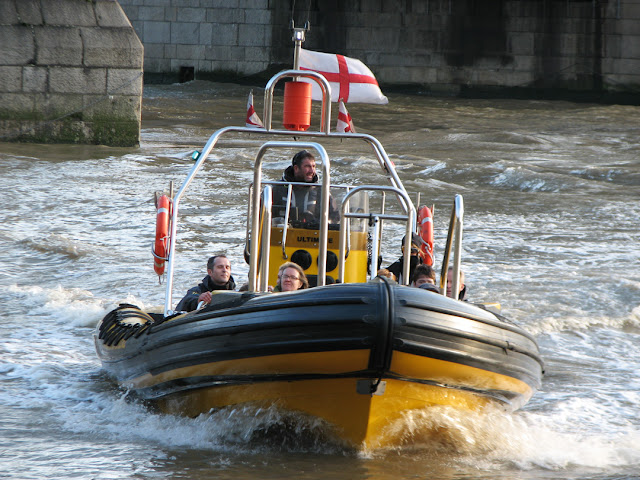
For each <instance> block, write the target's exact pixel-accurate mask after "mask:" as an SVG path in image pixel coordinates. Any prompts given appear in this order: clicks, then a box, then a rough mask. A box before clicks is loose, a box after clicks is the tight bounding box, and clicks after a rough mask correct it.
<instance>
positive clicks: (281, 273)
mask: <svg viewBox="0 0 640 480" xmlns="http://www.w3.org/2000/svg"><path fill="white" fill-rule="evenodd" d="M278 286H279V287H280V291H281V292H291V291H293V290H301V289H303V288H309V282H308V281H307V276H306V275H305V274H304V271H303V270H302V267H300V265H298V264H297V263H293V262H286V263H283V264H282V265H280V269H279V270H278Z"/></svg>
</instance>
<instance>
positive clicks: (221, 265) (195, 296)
mask: <svg viewBox="0 0 640 480" xmlns="http://www.w3.org/2000/svg"><path fill="white" fill-rule="evenodd" d="M235 288H236V284H235V282H234V281H233V277H232V276H231V263H230V262H229V259H228V258H227V257H226V256H225V255H214V256H213V257H211V258H209V261H208V262H207V276H206V277H204V278H203V279H202V283H200V285H198V286H197V287H193V288H191V289H189V291H188V292H187V294H186V295H185V296H184V298H183V299H182V300H180V303H178V306H177V307H176V311H177V312H191V311H193V310H195V309H196V308H198V304H199V303H200V302H204V303H207V304H208V303H210V302H211V292H212V291H213V290H235Z"/></svg>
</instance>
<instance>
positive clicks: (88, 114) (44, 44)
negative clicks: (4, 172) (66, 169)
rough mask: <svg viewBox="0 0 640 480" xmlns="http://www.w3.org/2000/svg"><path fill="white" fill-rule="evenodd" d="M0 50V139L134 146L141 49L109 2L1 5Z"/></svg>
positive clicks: (7, 0)
mask: <svg viewBox="0 0 640 480" xmlns="http://www.w3.org/2000/svg"><path fill="white" fill-rule="evenodd" d="M0 45H1V46H2V47H1V50H0V141H35V142H43V143H56V142H60V143H95V144H105V145H117V146H132V145H136V144H138V142H139V138H140V113H141V101H142V64H143V47H142V44H141V42H140V40H139V39H138V37H137V36H136V34H135V31H134V30H133V28H132V27H131V24H130V23H129V20H128V19H127V17H126V15H125V14H124V12H123V11H122V8H121V7H120V5H119V4H118V2H117V1H116V0H92V1H88V0H2V1H0Z"/></svg>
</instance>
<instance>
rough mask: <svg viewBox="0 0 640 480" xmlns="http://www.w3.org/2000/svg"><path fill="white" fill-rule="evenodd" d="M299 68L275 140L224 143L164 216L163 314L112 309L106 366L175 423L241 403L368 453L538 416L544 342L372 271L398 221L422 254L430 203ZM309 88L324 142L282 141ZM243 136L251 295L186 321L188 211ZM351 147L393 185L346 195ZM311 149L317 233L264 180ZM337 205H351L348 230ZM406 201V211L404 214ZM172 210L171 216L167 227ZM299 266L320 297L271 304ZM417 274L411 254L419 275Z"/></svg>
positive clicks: (254, 132) (447, 258)
mask: <svg viewBox="0 0 640 480" xmlns="http://www.w3.org/2000/svg"><path fill="white" fill-rule="evenodd" d="M297 47H299V44H297ZM295 67H296V66H295V65H294V69H293V70H286V71H283V72H280V73H279V74H277V75H276V76H274V77H273V78H272V79H271V80H270V81H269V83H268V84H267V87H266V89H265V112H264V118H265V128H264V129H254V128H247V127H226V128H223V129H220V130H218V131H217V132H215V133H214V134H213V135H212V136H211V137H210V139H209V141H208V142H207V144H206V145H205V147H204V148H203V151H202V153H201V154H199V156H198V158H197V160H196V163H195V165H194V167H193V168H192V170H191V172H190V173H189V174H188V176H187V178H186V179H185V181H184V182H183V184H182V186H181V187H180V189H179V190H178V192H177V193H176V194H175V195H174V194H173V192H171V193H170V195H169V204H170V208H168V209H167V208H166V204H163V207H162V209H163V210H164V211H165V212H164V213H166V214H167V222H168V223H167V224H168V226H169V228H168V231H167V235H166V237H167V238H164V239H162V238H161V239H160V240H162V241H163V242H164V243H163V242H160V243H161V244H163V245H164V248H162V245H159V244H158V242H156V248H155V250H154V251H155V253H154V255H155V256H156V265H157V266H159V267H162V268H163V267H164V264H166V266H167V271H166V298H165V305H164V311H163V312H162V313H152V312H144V311H142V310H141V309H139V308H138V307H136V306H134V305H120V306H119V307H118V308H117V309H115V310H113V311H112V312H110V313H108V314H107V315H106V317H105V318H104V319H103V320H102V321H101V322H100V323H99V325H98V326H97V328H96V332H95V344H96V350H97V353H98V356H99V358H100V360H101V361H102V364H103V367H104V368H105V370H106V371H107V372H108V373H109V374H111V375H112V376H113V377H114V378H115V379H116V380H117V381H118V383H119V384H120V385H122V386H124V387H126V388H128V389H130V390H131V391H132V392H134V393H135V394H136V395H138V396H139V397H140V398H143V399H146V400H149V401H153V402H155V403H156V404H157V405H158V406H159V407H160V408H161V409H162V410H164V411H166V412H170V413H175V414H181V415H188V416H192V417H193V416H197V415H200V414H206V413H207V412H210V411H211V409H217V408H224V407H229V406H237V405H256V406H260V407H271V406H274V407H278V408H281V409H283V410H285V411H292V412H304V413H306V414H309V415H312V416H315V417H318V418H321V419H323V420H325V421H326V422H327V424H328V425H330V426H331V428H332V430H333V432H334V433H335V435H336V437H337V438H339V439H341V440H342V441H344V442H346V443H348V444H349V445H351V446H353V447H354V448H357V449H360V448H377V447H384V446H389V445H393V443H394V442H395V441H396V440H397V439H396V438H394V437H393V435H390V434H389V432H388V427H389V426H390V425H392V424H393V423H394V422H395V421H397V420H398V419H400V418H401V417H402V415H403V414H404V413H406V412H408V411H410V410H415V409H425V408H429V407H430V406H437V405H449V406H454V407H458V408H462V409H471V410H477V409H480V408H483V407H484V406H486V405H488V404H499V405H503V406H504V407H505V408H506V409H508V410H515V409H517V408H519V407H521V406H522V405H524V404H525V403H526V402H527V401H528V400H529V399H530V398H531V396H532V395H533V394H534V393H535V391H536V389H538V388H539V386H540V382H541V378H542V373H543V363H542V360H541V359H540V356H539V351H538V346H537V344H536V341H535V339H534V338H533V337H532V336H531V335H529V334H528V333H527V332H526V331H524V330H523V329H522V328H520V327H518V326H517V325H515V324H513V323H512V322H510V321H508V320H507V319H505V318H504V317H502V316H500V315H499V314H497V313H494V312H493V311H491V310H490V309H488V308H486V307H485V306H483V305H474V304H471V303H469V302H465V301H461V300H457V299H453V298H448V297H446V296H445V295H443V294H442V293H436V292H433V291H428V290H423V289H420V288H412V287H410V286H408V285H407V281H404V282H401V283H396V282H394V281H392V280H389V279H387V278H386V277H377V276H376V272H375V269H374V271H371V269H370V268H369V265H370V264H372V263H375V262H373V261H372V260H371V258H372V257H375V256H374V255H373V254H372V252H379V251H380V245H381V244H382V243H383V242H385V241H386V240H387V239H386V238H385V236H384V235H383V233H382V232H383V231H382V224H383V222H384V223H390V222H399V223H400V224H401V225H402V231H403V233H405V238H406V240H405V242H406V243H405V252H409V251H410V249H411V245H410V239H411V235H412V234H414V233H420V231H419V225H418V224H417V220H416V217H417V214H416V207H415V206H414V205H413V203H412V202H411V200H410V198H409V195H408V194H407V192H406V190H405V188H404V186H403V184H402V182H401V180H400V178H399V177H398V174H397V172H396V170H395V167H394V165H393V163H392V162H391V161H390V160H389V158H388V156H387V154H386V152H385V150H384V148H383V147H382V145H381V144H380V142H379V141H378V140H377V139H375V138H374V137H372V136H370V135H366V134H354V133H336V132H331V131H330V128H329V119H330V116H331V115H330V112H331V103H330V85H329V83H328V82H327V81H326V79H324V77H322V75H320V74H317V73H315V72H310V71H306V70H304V71H303V70H298V69H296V68H295ZM300 77H306V78H307V79H309V80H310V81H313V82H316V83H318V84H319V85H320V87H321V89H322V90H323V92H324V99H323V109H322V112H323V117H322V119H321V128H320V131H313V130H310V131H307V130H302V131H301V130H298V131H291V130H278V129H273V128H272V125H271V123H272V121H271V118H272V110H271V109H272V106H273V92H274V87H275V85H276V84H277V83H278V82H279V81H280V80H282V79H284V78H294V79H299V78H300ZM327 93H329V94H328V95H327ZM309 101H310V100H309ZM228 137H233V138H234V139H237V138H240V139H246V138H248V137H250V139H251V141H252V143H251V145H253V146H254V148H255V164H254V172H253V183H252V186H251V188H250V189H249V195H248V197H249V205H248V216H247V249H246V258H247V260H248V262H249V278H248V280H249V281H248V286H247V287H248V290H247V291H245V292H233V291H225V292H218V293H217V294H215V295H213V300H212V302H211V303H210V304H209V305H206V306H204V307H202V308H200V309H198V310H196V311H193V312H180V311H174V310H173V304H174V302H173V296H172V294H173V291H172V290H173V274H174V267H175V263H176V260H177V259H176V251H175V246H176V243H177V240H178V237H177V232H178V223H179V218H180V217H179V211H180V202H181V201H182V199H183V197H184V196H185V195H186V192H187V189H188V187H189V185H190V184H191V183H192V181H195V178H196V176H197V174H198V172H199V170H200V169H201V167H202V165H203V164H204V162H206V161H207V159H208V158H209V157H210V154H211V152H212V151H213V150H214V149H215V146H216V145H217V143H218V141H219V140H220V139H221V138H225V139H226V138H228ZM285 137H286V138H285ZM291 137H294V138H293V139H292V138H291ZM256 138H257V139H262V140H263V143H256V141H255V139H256ZM283 138H285V140H282V139H283ZM336 139H337V140H339V141H341V142H360V143H362V142H364V143H366V144H368V145H369V146H370V147H371V152H372V154H371V158H370V159H369V160H370V161H372V162H374V164H377V165H378V166H379V167H380V171H381V174H382V177H383V178H385V179H386V180H387V182H388V183H387V184H385V185H346V186H345V185H332V184H331V180H330V179H331V168H330V165H331V160H330V155H329V153H328V152H327V149H325V146H324V145H323V144H324V143H331V142H332V141H334V140H336ZM335 143H336V142H334V144H335ZM301 149H307V150H309V151H312V152H313V153H314V154H315V157H316V160H317V161H318V162H319V163H321V165H322V179H321V183H319V184H314V185H313V186H312V187H310V186H309V185H302V186H306V187H308V188H317V189H319V198H320V204H321V205H320V214H319V217H318V218H317V220H316V221H315V222H305V221H301V220H299V217H297V212H296V211H295V208H294V207H293V205H291V204H286V205H284V211H285V212H286V213H285V214H284V216H274V215H273V212H275V211H276V209H275V205H273V204H272V203H273V194H272V191H273V189H274V188H276V187H281V186H284V187H285V188H288V189H289V195H288V198H289V199H290V198H291V193H290V192H291V188H293V187H292V186H291V184H287V183H286V182H281V181H270V180H265V179H263V177H262V171H263V165H264V164H265V163H266V162H267V161H268V160H266V159H267V158H268V156H266V155H265V154H266V152H272V151H273V150H275V151H277V152H278V153H280V152H283V154H288V153H290V152H295V151H298V150H301ZM280 158H282V157H280ZM343 161H346V160H344V159H343ZM358 161H360V162H361V161H362V158H361V157H359V158H358ZM294 186H295V185H294ZM330 195H332V196H334V198H338V199H339V200H340V201H339V204H340V207H339V208H340V212H339V219H338V220H337V221H334V223H332V221H331V219H330V215H329V204H330V201H329V198H330ZM391 201H393V202H395V204H393V205H389V203H390V202H391ZM453 203H454V205H453V209H452V214H451V220H450V224H449V234H448V238H447V243H446V245H445V247H444V258H443V261H442V265H441V281H440V289H439V291H440V292H446V277H447V275H446V273H447V271H448V270H449V269H452V270H453V273H454V275H453V278H454V279H457V278H458V272H459V270H460V262H461V258H460V257H461V238H462V224H463V203H462V197H460V196H459V195H456V196H455V198H454V202H453ZM372 205H373V206H372ZM161 213H162V212H160V209H159V212H158V218H160V217H161ZM252 240H255V241H252ZM394 240H395V242H397V239H394ZM291 260H293V261H296V263H299V264H300V266H301V267H302V268H303V269H304V271H305V273H306V274H307V276H308V277H309V279H310V280H311V283H312V285H313V288H308V289H303V290H298V291H295V292H284V293H277V294H276V293H270V292H269V285H274V284H275V282H276V280H277V271H278V267H279V265H280V264H281V263H283V262H285V261H291ZM162 268H161V270H162ZM409 268H410V259H409V254H408V253H407V255H406V256H405V257H404V259H403V273H404V275H403V278H405V279H406V278H407V277H408V273H409ZM156 271H158V270H156ZM453 283H454V285H453V291H458V288H457V287H458V285H457V282H456V281H455V280H454V282H453Z"/></svg>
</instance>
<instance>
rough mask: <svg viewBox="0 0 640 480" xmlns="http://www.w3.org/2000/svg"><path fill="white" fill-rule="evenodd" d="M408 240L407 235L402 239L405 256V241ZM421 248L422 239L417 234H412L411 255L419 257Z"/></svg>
mask: <svg viewBox="0 0 640 480" xmlns="http://www.w3.org/2000/svg"><path fill="white" fill-rule="evenodd" d="M406 238H407V236H406V235H405V236H404V237H402V245H401V248H402V254H403V255H404V241H405V239H406ZM421 246H422V239H421V238H420V235H418V234H417V233H412V234H411V255H419V254H420V247H421Z"/></svg>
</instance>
